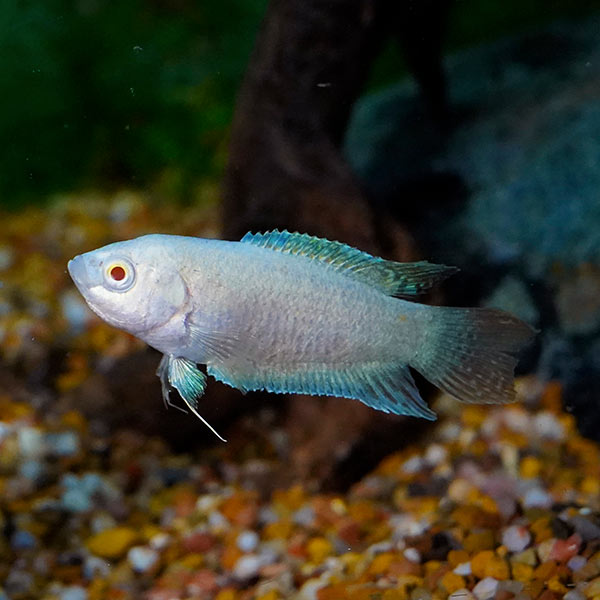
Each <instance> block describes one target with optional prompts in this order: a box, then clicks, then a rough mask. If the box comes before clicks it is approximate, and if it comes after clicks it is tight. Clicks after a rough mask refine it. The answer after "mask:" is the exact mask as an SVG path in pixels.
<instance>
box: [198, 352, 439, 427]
mask: <svg viewBox="0 0 600 600" xmlns="http://www.w3.org/2000/svg"><path fill="white" fill-rule="evenodd" d="M207 372H208V374H209V375H211V376H213V377H214V378H215V379H217V380H219V381H223V382H224V383H226V384H228V385H231V386H232V387H235V388H237V389H240V390H242V391H246V390H261V389H264V390H266V391H268V392H273V393H275V394H308V395H312V396H339V397H342V398H350V399H355V400H359V401H360V402H362V403H364V404H366V405H367V406H370V407H372V408H375V409H377V410H381V411H383V412H387V413H393V414H396V415H410V416H414V417H421V418H423V419H428V420H434V419H435V418H436V415H435V413H434V412H433V411H432V410H431V409H430V408H429V407H428V406H427V405H426V404H425V402H424V401H423V399H422V398H421V396H420V394H419V391H418V390H417V387H416V385H415V382H414V381H413V378H412V375H411V374H410V371H409V369H408V367H407V366H404V365H397V364H381V363H367V364H363V365H354V366H349V367H329V366H325V365H324V366H315V365H307V366H305V367H304V368H300V367H298V368H296V369H277V368H273V367H271V368H261V367H258V366H257V367H256V368H254V369H251V370H250V369H247V370H246V369H245V370H244V372H243V373H242V372H241V371H240V372H237V371H236V370H233V369H228V368H225V367H222V366H215V365H209V366H208V369H207Z"/></svg>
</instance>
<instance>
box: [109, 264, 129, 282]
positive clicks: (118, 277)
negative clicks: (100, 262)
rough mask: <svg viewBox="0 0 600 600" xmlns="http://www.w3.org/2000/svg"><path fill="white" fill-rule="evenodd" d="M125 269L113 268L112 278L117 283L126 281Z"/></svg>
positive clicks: (111, 271)
mask: <svg viewBox="0 0 600 600" xmlns="http://www.w3.org/2000/svg"><path fill="white" fill-rule="evenodd" d="M125 275H126V273H125V269H124V268H123V267H119V266H116V267H113V268H112V269H111V270H110V276H111V277H112V278H113V279H114V280H115V281H122V280H123V279H125Z"/></svg>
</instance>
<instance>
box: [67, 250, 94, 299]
mask: <svg viewBox="0 0 600 600" xmlns="http://www.w3.org/2000/svg"><path fill="white" fill-rule="evenodd" d="M67 270H68V271H69V275H70V276H71V279H72V280H73V283H75V285H76V286H77V289H78V290H79V291H80V292H81V293H82V294H84V295H85V292H86V291H87V290H88V289H89V288H90V287H92V285H93V284H92V281H91V278H90V274H89V272H88V269H87V265H86V261H85V259H84V258H83V256H81V255H79V256H76V257H75V258H73V259H71V260H70V261H69V262H68V263H67Z"/></svg>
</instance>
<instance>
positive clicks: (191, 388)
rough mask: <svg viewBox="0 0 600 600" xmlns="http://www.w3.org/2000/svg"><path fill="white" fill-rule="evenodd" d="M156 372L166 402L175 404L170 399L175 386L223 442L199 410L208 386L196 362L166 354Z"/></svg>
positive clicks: (196, 413) (190, 406)
mask: <svg viewBox="0 0 600 600" xmlns="http://www.w3.org/2000/svg"><path fill="white" fill-rule="evenodd" d="M156 374H157V375H158V376H159V377H160V381H161V385H162V392H163V399H164V401H165V404H166V405H168V406H173V405H172V404H171V402H170V400H169V386H172V387H174V388H175V389H176V390H177V391H178V392H179V395H180V396H181V397H182V398H183V400H184V401H185V403H186V404H187V405H188V407H189V409H190V410H191V411H192V412H193V413H194V414H195V415H196V416H197V417H198V418H199V419H200V420H201V421H202V422H203V423H204V424H205V425H206V426H207V427H208V428H209V429H210V430H211V431H212V432H213V433H214V434H215V435H216V436H217V437H218V438H219V439H220V440H221V441H223V442H226V441H227V440H225V439H224V438H223V437H221V436H220V435H219V434H218V433H217V432H216V430H215V429H214V427H212V425H211V424H210V423H208V421H206V419H204V417H202V415H200V413H199V412H198V400H199V399H200V398H201V397H202V394H204V388H205V387H206V376H205V375H204V373H202V371H200V369H198V367H197V366H196V364H195V363H194V362H192V361H191V360H188V359H187V358H178V357H175V356H173V355H172V354H170V355H164V356H163V358H162V360H161V361H160V364H159V366H158V371H157V372H156Z"/></svg>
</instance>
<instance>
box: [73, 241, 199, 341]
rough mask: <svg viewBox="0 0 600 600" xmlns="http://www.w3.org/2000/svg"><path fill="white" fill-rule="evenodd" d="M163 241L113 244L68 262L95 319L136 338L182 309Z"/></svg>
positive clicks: (182, 288) (183, 293)
mask: <svg viewBox="0 0 600 600" xmlns="http://www.w3.org/2000/svg"><path fill="white" fill-rule="evenodd" d="M166 237H167V236H161V235H147V236H143V237H140V238H136V239H134V240H128V241H124V242H116V243H113V244H109V245H108V246H104V247H102V248H98V249H97V250H92V251H91V252H86V253H85V254H80V255H78V256H76V257H75V258H73V259H72V260H70V261H69V263H68V265H67V268H68V270H69V274H70V275H71V278H72V279H73V282H74V283H75V285H76V286H77V289H78V290H79V291H80V292H81V295H82V296H83V297H84V299H85V301H86V302H87V304H88V306H89V307H90V308H91V309H92V310H93V311H94V312H95V313H96V314H97V315H98V316H99V317H100V318H102V319H103V320H104V321H106V322H107V323H109V324H110V325H112V326H114V327H118V328H119V329H123V330H125V331H128V332H129V333H132V334H134V335H137V336H140V335H141V334H143V333H145V332H149V331H152V330H154V329H156V328H158V327H160V326H161V325H164V324H165V323H167V322H168V321H169V320H170V319H171V318H172V317H173V316H174V315H175V314H177V313H178V312H179V311H180V310H182V308H183V307H184V306H185V304H186V301H187V296H188V291H187V286H186V284H185V282H184V280H183V278H182V277H181V274H180V270H179V268H178V257H177V253H176V252H173V250H172V249H171V248H169V244H168V243H167V240H166Z"/></svg>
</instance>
